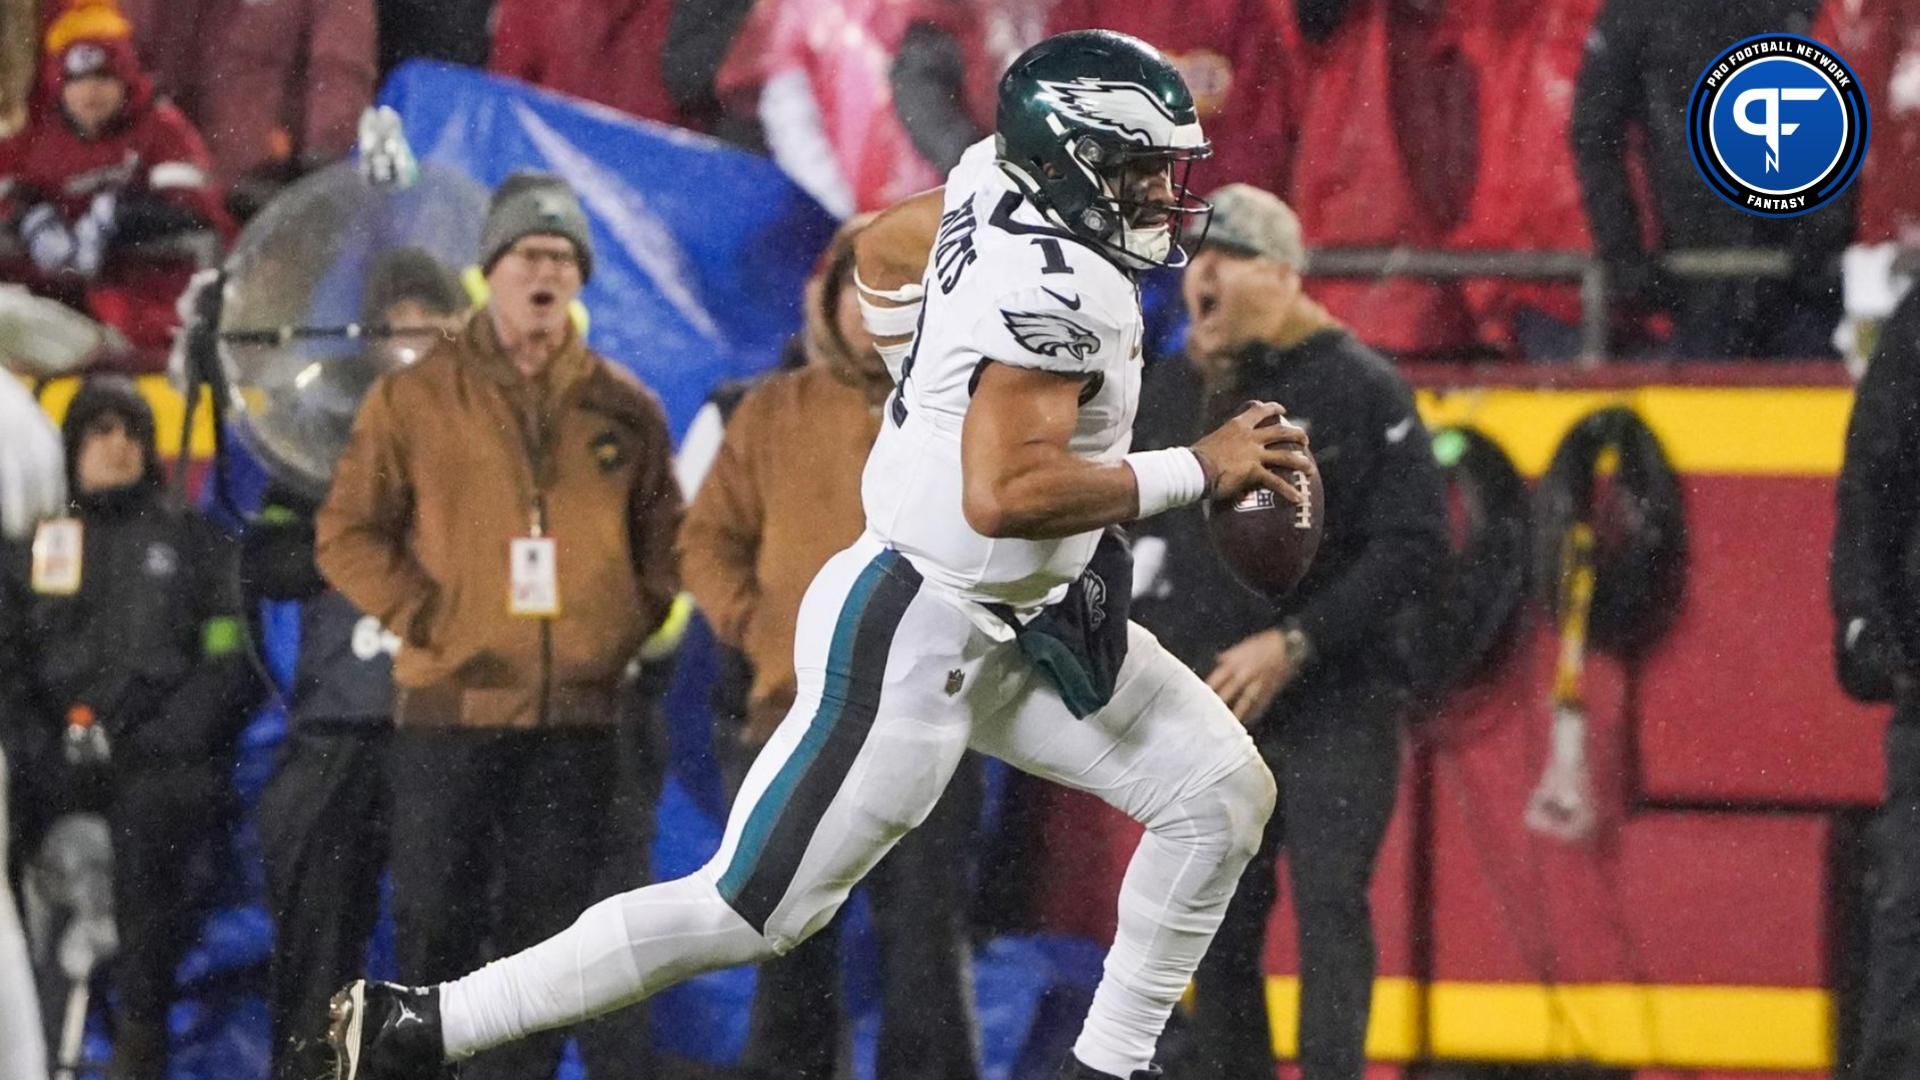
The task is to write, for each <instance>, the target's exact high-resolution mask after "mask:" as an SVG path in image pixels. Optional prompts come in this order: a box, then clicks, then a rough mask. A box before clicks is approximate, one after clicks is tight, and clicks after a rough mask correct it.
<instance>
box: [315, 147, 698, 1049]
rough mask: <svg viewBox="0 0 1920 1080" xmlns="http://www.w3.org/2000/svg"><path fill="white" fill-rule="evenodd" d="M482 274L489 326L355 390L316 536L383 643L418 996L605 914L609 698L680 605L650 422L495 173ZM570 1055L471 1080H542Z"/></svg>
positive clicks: (572, 268)
mask: <svg viewBox="0 0 1920 1080" xmlns="http://www.w3.org/2000/svg"><path fill="white" fill-rule="evenodd" d="M479 255H480V264H481V268H482V269H483V270H484V271H485V273H486V280H487V286H488V292H489V296H488V299H487V302H486V306H485V307H483V308H482V309H481V310H480V311H479V312H478V313H476V314H475V315H474V316H473V318H472V319H471V320H469V321H468V323H467V325H466V327H465V329H464V330H460V331H455V332H449V333H448V334H447V335H446V336H445V337H444V338H442V339H441V340H440V341H438V342H437V343H436V344H435V345H434V346H433V348H432V350H431V351H430V352H428V353H427V354H426V355H425V356H424V357H422V358H421V359H420V360H418V361H417V362H415V363H413V364H411V365H408V366H405V367H401V368H398V369H396V370H394V371H392V372H390V373H388V374H386V375H383V376H382V377H381V378H380V380H379V381H378V382H376V383H375V384H374V385H373V388H372V389H371V390H370V391H368V393H367V397H366V400H365V402H364V403H363V404H362V406H361V411H360V415H359V417H358V419H357V420H356V422H355V424H354V430H353V435H352V437H351V438H350V439H349V441H348V444H347V449H346V451H345V453H344V454H342V456H341V459H340V463H339V466H338V468H337V470H336V472H335V474H334V481H333V486H332V488H331V490H330V493H329V495H328V498H327V501H326V503H325V504H324V505H323V506H322V507H321V508H320V511H319V513H318V514H317V515H316V519H315V526H316V550H315V556H316V559H317V561H318V563H319V566H320V570H321V572H322V574H324V575H325V576H326V578H327V580H328V582H329V583H330V584H332V585H333V586H334V587H335V588H337V589H339V590H340V592H341V593H343V594H344V595H345V596H346V597H347V599H348V600H350V601H352V602H353V604H354V605H355V606H356V607H358V608H359V609H360V610H361V611H363V612H365V613H367V614H369V615H372V616H373V617H375V618H376V619H378V620H379V622H380V625H382V626H384V627H386V628H387V630H389V631H391V632H392V633H393V634H395V635H397V636H398V637H399V638H400V640H401V646H400V650H399V653H398V655H397V656H396V657H395V659H394V667H393V675H394V682H395V684H396V686H397V693H396V697H395V700H394V720H395V724H396V731H395V734H394V739H393V743H392V748H391V752H390V753H391V756H390V759H389V763H390V764H389V769H390V776H391V777H392V781H393V790H392V797H393V801H392V804H391V813H392V821H393V825H392V834H391V845H392V848H391V862H390V866H391V870H392V875H393V901H394V915H395V918H394V922H395V937H396V951H397V953H398V960H399V967H400V974H401V975H402V976H403V977H404V978H406V979H408V980H410V981H417V982H419V981H424V982H432V981H436V980H441V979H447V978H451V977H453V976H455V975H459V974H461V973H463V972H465V971H467V970H469V969H471V968H473V967H475V966H476V965H478V964H479V963H480V962H481V961H483V960H487V959H489V958H490V957H489V956H488V955H483V954H482V948H483V946H484V947H485V948H487V949H491V950H495V951H494V952H493V954H492V955H496V956H497V955H501V954H504V953H511V952H514V951H516V950H519V949H523V948H526V947H527V946H529V945H532V944H534V943H535V942H537V941H540V940H541V939H543V938H546V937H548V936H549V935H551V934H554V933H556V932H558V931H560V930H561V929H563V928H565V927H566V926H567V924H568V923H570V922H571V921H572V920H573V917H574V915H575V914H576V913H578V912H579V910H580V909H581V908H583V907H585V906H587V905H588V904H589V903H591V902H592V901H594V900H596V899H598V898H599V896H600V894H599V893H598V892H596V891H595V890H596V887H597V886H599V885H600V884H602V883H605V882H607V881H608V879H609V875H608V874H606V873H604V872H603V871H604V870H605V869H606V868H607V866H608V862H609V860H610V859H611V858H613V857H614V856H615V855H616V854H617V853H619V852H623V851H625V850H626V847H625V846H624V845H623V843H622V840H623V829H622V828H621V827H613V828H608V827H606V823H608V822H610V821H613V820H615V816H616V813H617V810H616V807H617V805H618V804H616V802H615V800H614V794H615V791H616V789H617V785H618V780H619V772H618V766H619V763H620V753H619V749H618V745H619V744H617V743H616V739H615V727H614V718H615V717H616V716H617V715H618V713H619V709H618V708H617V707H616V704H617V700H618V698H619V695H620V694H622V692H623V680H624V675H625V672H626V670H627V667H628V663H629V661H630V660H632V659H633V658H634V656H635V655H636V654H637V653H638V652H639V649H640V645H641V643H642V642H643V641H645V640H646V638H647V636H648V635H650V634H651V633H653V631H654V630H655V629H656V628H658V627H659V626H660V624H661V623H662V622H663V621H664V620H665V619H666V617H667V613H668V611H669V608H670V607H671V605H672V603H673V598H674V596H675V594H676V593H677V591H678V589H679V577H678V574H677V572H676V570H675V565H674V560H673V541H674V535H675V533H676V532H677V530H678V528H679V524H680V511H681V498H680V489H679V485H678V484H677V483H676V482H675V480H674V478H673V473H672V469H671V466H672V446H671V443H670V442H669V438H668V434H667V423H666V414H665V412H664V411H663V410H662V409H661V407H660V403H659V401H658V400H657V399H656V398H655V397H654V396H653V394H652V393H650V392H649V391H648V390H647V389H646V388H645V387H643V386H642V385H641V384H640V383H639V382H638V381H637V380H636V379H634V377H633V376H631V375H629V374H627V373H626V371H625V370H623V369H622V368H620V367H619V366H617V365H615V364H613V363H611V362H609V361H607V360H605V359H603V358H602V357H600V356H598V355H596V354H595V353H593V352H592V351H591V350H589V349H588V348H587V346H586V343H585V342H584V341H583V340H582V337H581V332H580V330H579V328H578V327H577V326H576V325H575V323H574V321H573V319H572V317H571V314H570V309H571V308H572V306H573V303H574V301H575V299H576V298H578V296H579V295H580V289H581V287H582V285H583V284H584V283H585V282H586V280H587V278H588V276H589V275H590V274H591V273H592V271H593V246H592V243H591V239H590V237H589V235H588V226H587V218H586V214H585V213H584V211H583V210H582V209H581V206H580V203H579V200H578V199H577V198H576V197H575V195H574V193H573V191H572V190H570V189H569V188H568V187H567V185H566V184H565V183H564V182H563V181H561V180H560V179H559V178H558V177H554V176H550V175H544V174H533V173H522V174H519V175H516V176H513V177H510V178H509V179H508V180H507V181H506V183H505V184H503V185H502V186H501V187H500V189H499V191H497V192H496V193H495V194H494V197H493V202H492V205H491V207H490V209H489V211H488V214H487V222H486V227H485V230H484V231H483V233H482V236H481V245H480V252H479ZM563 1038H564V1037H563V1036H562V1035H560V1034H557V1033H555V1034H543V1035H540V1036H537V1037H535V1038H532V1039H529V1040H526V1041H523V1042H520V1043H518V1044H515V1045H514V1046H512V1047H510V1048H507V1049H503V1050H501V1051H499V1052H498V1053H496V1054H493V1055H489V1056H488V1057H487V1058H485V1059H482V1060H481V1061H478V1062H476V1063H475V1069H474V1072H475V1074H476V1075H479V1076H486V1077H500V1078H525V1080H533V1078H536V1077H551V1076H552V1075H553V1073H554V1069H555V1068H556V1067H557V1065H558V1063H559V1056H560V1052H561V1047H562V1043H563Z"/></svg>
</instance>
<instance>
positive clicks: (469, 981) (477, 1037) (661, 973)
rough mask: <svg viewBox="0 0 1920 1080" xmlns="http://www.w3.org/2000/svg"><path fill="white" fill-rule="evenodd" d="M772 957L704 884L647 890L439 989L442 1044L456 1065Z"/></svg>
mask: <svg viewBox="0 0 1920 1080" xmlns="http://www.w3.org/2000/svg"><path fill="white" fill-rule="evenodd" d="M772 954H773V950H772V948H771V947H770V946H768V945H767V942H766V939H765V938H764V937H762V936H761V935H760V934H759V932H757V931H756V930H754V928H753V927H751V926H749V925H748V924H747V922H746V921H745V920H744V919H742V918H740V916H739V915H738V914H736V913H735V912H734V910H733V909H732V908H730V907H728V906H727V903H726V901H724V900H722V899H720V894H719V893H718V892H716V891H715V890H714V887H713V884H712V883H711V882H710V881H708V880H707V879H706V877H705V876H704V875H700V874H695V875H693V876H691V877H684V878H681V879H680V880H678V881H668V882H663V883H661V884H659V885H649V886H647V887H646V888H644V889H635V890H634V891H632V892H627V893H621V894H620V895H619V896H615V897H610V898H608V899H606V900H602V901H600V902H599V903H597V904H595V905H593V906H592V907H590V908H588V909H587V910H586V911H585V912H584V913H583V914H581V916H580V918H579V919H577V920H576V921H575V922H574V924H573V925H572V926H570V927H568V928H567V929H565V930H563V931H561V932H560V933H558V934H555V935H554V936H553V937H550V938H548V939H547V940H545V941H543V942H541V943H540V944H538V945H535V946H533V947H532V948H530V949H527V950H525V951H523V952H519V953H516V954H515V955H513V956H509V957H506V958H504V959H501V960H496V961H494V962H493V963H491V964H488V965H487V966H486V967H484V968H481V969H480V970H479V971H476V972H474V973H473V974H471V975H468V976H466V977H465V978H461V979H456V980H454V981H453V982H450V983H443V984H442V985H441V987H440V1033H441V1039H442V1041H443V1042H444V1043H445V1044H446V1051H447V1058H448V1060H450V1061H460V1060H463V1059H465V1058H468V1057H471V1056H473V1055H474V1054H476V1053H478V1052H480V1051H482V1050H485V1049H488V1048H490V1047H494V1046H499V1045H500V1044H502V1043H506V1042H512V1041H513V1040H515V1039H518V1038H521V1037H523V1036H526V1035H530V1034H532V1033H533V1032H536V1031H545V1030H548V1029H549V1028H556V1027H564V1026H566V1025H568V1024H574V1023H578V1022H580V1021H582V1020H587V1019H590V1018H592V1017H595V1016H599V1015H601V1014H602V1013H607V1012H611V1011H613V1010H614V1009H617V1008H620V1007H621V1006H623V1005H630V1004H632V1003H633V1002H636V1001H639V1000H641V999H643V998H646V997H649V996H651V995H653V994H655V993H658V992H659V991H660V990H662V989H664V988H665V987H667V986H669V985H671V984H673V983H676V982H678V981H680V980H681V979H684V978H687V977H688V976H690V975H696V974H699V973H700V972H703V971H713V970H715V969H718V968H723V967H732V966H734V965H736V964H747V963H752V962H754V961H757V960H763V959H765V958H766V957H768V956H771V955H772Z"/></svg>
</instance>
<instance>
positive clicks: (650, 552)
mask: <svg viewBox="0 0 1920 1080" xmlns="http://www.w3.org/2000/svg"><path fill="white" fill-rule="evenodd" d="M671 466H672V448H671V444H670V442H669V437H668V433H667V424H666V417H665V414H664V412H663V411H662V410H661V408H660V403H659V401H658V400H657V399H656V398H655V397H654V396H653V394H652V393H650V392H649V391H648V390H647V389H646V388H645V387H644V386H642V385H641V384H640V382H639V381H638V380H637V379H635V378H633V377H632V376H631V375H629V374H627V373H626V372H625V371H623V370H621V369H619V368H616V367H615V366H614V365H612V364H610V363H608V362H607V361H606V360H603V359H601V358H600V357H598V356H596V355H594V354H593V353H592V352H590V351H588V350H587V348H586V346H585V345H584V344H583V343H582V342H581V341H580V340H579V338H578V335H577V334H574V335H570V336H569V338H568V340H567V342H566V344H565V345H564V346H563V347H562V349H561V351H560V354H559V355H558V356H556V357H555V358H554V360H553V362H552V364H551V366H550V367H549V368H548V370H547V372H546V373H545V374H544V375H543V376H542V377H541V378H540V379H538V380H528V379H526V378H525V377H523V376H522V375H521V374H520V373H519V371H518V370H517V369H516V368H515V367H514V366H513V364H512V362H511V361H510V360H509V359H508V358H507V357H506V356H505V355H504V354H503V353H502V352H501V351H500V349H499V346H498V339H497V338H496V336H495V333H494V329H493V321H492V319H491V318H490V317H489V315H488V313H487V312H485V311H482V312H481V313H479V314H477V315H476V316H474V318H473V320H472V321H471V322H470V323H469V324H468V326H467V329H466V330H465V331H463V332H461V333H460V334H459V335H458V336H455V337H452V338H449V339H448V340H447V341H445V342H443V343H442V344H441V345H439V346H438V347H436V348H435V349H434V350H433V351H432V352H431V353H430V354H428V355H427V357H426V358H425V359H423V360H421V361H420V362H419V363H417V364H415V365H414V366H412V367H410V368H405V369H402V370H399V371H395V372H393V373H391V374H388V375H386V376H384V377H383V378H382V379H381V380H380V381H379V382H377V383H375V384H374V387H373V389H372V390H371V391H370V392H369V393H368V395H367V399H366V402H365V404H364V405H363V406H362V407H361V411H360V416H359V419H358V420H357V421H356V422H355V424H354V429H353V436H352V439H351V440H350V441H349V443H348V445H347V449H346V452H345V453H344V454H343V455H342V456H341V459H340V464H339V467H338V469H337V470H336V471H335V473H334V480H333V487H332V490H331V491H330V493H329V494H328V496H327V501H326V503H325V504H324V505H323V506H322V507H321V508H320V512H319V514H318V515H317V519H316V523H315V524H316V532H317V536H316V555H317V557H318V561H319V564H320V571H321V573H322V574H324V575H325V576H326V578H327V580H328V581H329V582H330V583H332V584H333V586H334V587H335V588H337V589H339V590H340V591H341V592H342V593H344V594H346V597H347V599H349V600H352V601H353V602H354V604H355V605H356V606H358V607H359V608H360V609H361V610H363V611H365V612H367V613H369V614H371V615H373V616H375V617H377V618H378V619H380V621H381V622H382V623H383V624H384V625H385V626H386V627H387V628H388V629H389V630H392V631H393V632H394V633H395V634H398V635H399V636H400V638H401V639H402V641H403V642H404V646H403V647H402V649H401V651H400V654H399V656H398V657H396V658H395V661H394V680H395V682H396V683H397V684H398V685H399V691H398V700H397V701H396V704H395V715H396V718H397V720H398V722H399V723H400V724H402V725H463V726H474V727H538V726H546V725H562V724H605V723H611V722H612V719H613V710H612V708H611V702H612V697H613V692H614V690H615V688H616V687H617V685H618V683H619V681H620V679H621V677H622V675H623V673H624V672H625V669H626V667H627V663H628V661H629V660H630V659H631V658H632V657H633V656H634V654H635V653H636V652H637V651H638V650H639V648H640V644H641V643H642V642H643V641H645V640H646V638H647V636H648V635H649V634H651V633H652V632H653V631H654V629H656V628H657V627H658V626H659V625H660V623H661V622H662V621H663V620H664V619H665V618H666V615H667V611H668V609H669V607H670V606H671V604H672V602H673V597H674V594H675V592H676V591H677V590H678V588H679V574H678V572H677V569H676V567H675V563H674V553H673V538H674V534H675V532H676V530H677V529H678V528H679V525H680V516H681V499H680V490H679V486H678V485H677V484H676V483H675V481H674V478H673V471H672V468H671ZM536 524H537V525H538V527H539V528H540V529H541V531H542V532H543V534H544V535H547V536H551V537H553V538H554V541H555V544H556V562H557V564H558V579H559V595H560V613H559V615H558V616H557V617H554V618H533V617H527V616H516V615H511V614H509V613H508V581H509V576H508V565H507V563H508V549H509V544H510V543H511V541H512V540H513V539H514V538H516V537H524V536H528V535H531V534H532V530H533V529H534V528H535V527H536Z"/></svg>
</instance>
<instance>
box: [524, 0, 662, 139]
mask: <svg viewBox="0 0 1920 1080" xmlns="http://www.w3.org/2000/svg"><path fill="white" fill-rule="evenodd" d="M673 6H674V5H673V0H500V5H499V6H498V7H497V8H495V9H494V16H493V17H494V24H493V54H492V56H491V58H490V59H489V60H488V61H487V66H488V67H489V68H490V69H492V70H493V71H496V72H498V73H500V74H502V75H511V76H513V77H514V78H516V79H524V80H526V81H527V82H530V83H533V84H535V85H537V86H544V87H546V88H548V89H550V90H558V91H559V92H561V93H563V94H572V95H574V96H575V97H581V98H585V99H587V100H588V101H597V102H599V103H600V104H602V105H608V106H611V107H613V108H615V109H619V110H620V111H621V112H626V113H631V114H633V115H634V116H640V117H645V118H646V119H648V120H657V121H659V122H661V123H663V124H675V123H679V122H680V116H679V109H678V108H677V107H676V105H675V104H674V100H673V97H672V96H671V95H670V94H669V93H668V92H667V84H666V81H665V79H664V78H663V77H662V60H661V57H662V54H663V52H664V51H665V49H666V44H667V28H668V25H669V24H670V23H671V21H672V18H673Z"/></svg>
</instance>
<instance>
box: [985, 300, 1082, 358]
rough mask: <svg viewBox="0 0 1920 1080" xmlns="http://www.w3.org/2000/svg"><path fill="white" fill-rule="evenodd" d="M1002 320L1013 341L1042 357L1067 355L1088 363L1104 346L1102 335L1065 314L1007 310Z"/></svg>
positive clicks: (1001, 313) (1003, 311)
mask: <svg viewBox="0 0 1920 1080" xmlns="http://www.w3.org/2000/svg"><path fill="white" fill-rule="evenodd" d="M1000 318H1001V319H1002V320H1004V321H1005V322H1006V324H1007V331H1008V332H1009V333H1011V334H1012V335H1013V340H1015V341H1017V342H1019V343H1020V347H1021V348H1023V349H1025V350H1027V351H1028V352H1030V353H1034V354H1035V355H1038V356H1050V357H1052V356H1060V355H1062V354H1065V355H1067V356H1071V357H1073V358H1074V359H1075V360H1085V359H1086V358H1087V357H1088V356H1090V355H1092V353H1093V352H1094V350H1096V349H1098V348H1099V347H1100V337H1099V335H1097V334H1095V333H1094V332H1093V331H1091V330H1089V329H1087V328H1086V327H1084V326H1081V325H1080V324H1079V323H1077V322H1074V321H1073V320H1072V319H1069V318H1067V317H1066V316H1065V315H1056V314H1054V313H1053V312H1050V311H1007V310H1004V309H1003V310H1002V311H1001V312H1000Z"/></svg>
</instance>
